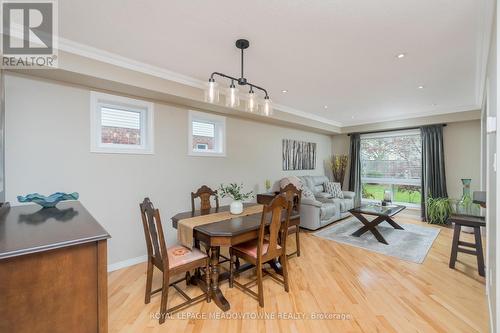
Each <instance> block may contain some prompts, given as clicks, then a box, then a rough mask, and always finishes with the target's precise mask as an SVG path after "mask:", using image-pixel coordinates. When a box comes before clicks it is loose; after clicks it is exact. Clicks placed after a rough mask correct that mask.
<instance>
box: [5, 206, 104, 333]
mask: <svg viewBox="0 0 500 333" xmlns="http://www.w3.org/2000/svg"><path fill="white" fill-rule="evenodd" d="M109 237H110V236H109V234H108V233H107V232H106V230H104V228H103V227H102V226H101V225H100V224H99V223H98V222H97V221H96V220H95V219H94V218H93V217H92V216H91V215H90V214H89V212H88V211H87V210H86V209H85V207H83V205H82V204H81V203H80V202H78V201H72V202H61V203H59V204H58V205H57V208H46V209H41V207H40V206H38V205H26V206H17V207H11V208H10V209H8V210H6V211H5V212H3V214H2V215H1V216H0V332H16V333H20V332H38V333H41V332H50V333H55V332H72V333H77V332H93V333H95V332H99V333H102V332H107V325H108V323H107V315H108V314H107V312H108V309H107V307H108V306H107V254H106V252H107V251H106V247H107V244H106V242H107V239H108V238H109Z"/></svg>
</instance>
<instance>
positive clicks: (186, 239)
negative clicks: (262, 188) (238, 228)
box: [177, 204, 263, 249]
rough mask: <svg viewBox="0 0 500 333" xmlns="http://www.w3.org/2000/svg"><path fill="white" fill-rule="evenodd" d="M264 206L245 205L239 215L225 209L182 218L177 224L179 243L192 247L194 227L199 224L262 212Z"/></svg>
mask: <svg viewBox="0 0 500 333" xmlns="http://www.w3.org/2000/svg"><path fill="white" fill-rule="evenodd" d="M262 207H263V205H260V204H256V205H253V206H249V207H245V208H244V209H243V213H241V214H238V215H234V214H231V213H230V212H229V211H225V212H219V213H212V214H207V215H200V216H194V217H188V218H185V219H182V220H180V221H179V222H178V224H177V240H178V241H179V243H181V244H182V245H184V246H185V247H188V248H190V249H192V248H193V245H194V241H193V229H194V227H196V226H199V225H203V224H209V223H214V222H219V221H224V220H229V219H231V218H235V217H240V216H247V215H252V214H258V213H262Z"/></svg>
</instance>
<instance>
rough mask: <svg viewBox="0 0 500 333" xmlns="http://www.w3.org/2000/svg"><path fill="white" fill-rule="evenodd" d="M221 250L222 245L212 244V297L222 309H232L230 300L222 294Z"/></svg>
mask: <svg viewBox="0 0 500 333" xmlns="http://www.w3.org/2000/svg"><path fill="white" fill-rule="evenodd" d="M219 251H220V247H218V246H212V247H211V248H210V268H211V274H210V290H211V297H212V299H213V300H214V302H215V304H217V306H218V307H219V308H220V309H221V310H222V311H227V310H229V309H230V307H231V306H230V305H229V302H228V301H227V299H226V298H225V297H224V295H223V294H222V291H221V290H220V288H219V272H220V264H219Z"/></svg>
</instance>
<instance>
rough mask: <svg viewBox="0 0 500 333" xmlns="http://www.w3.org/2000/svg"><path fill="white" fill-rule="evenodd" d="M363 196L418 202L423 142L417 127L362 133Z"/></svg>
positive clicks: (373, 198) (413, 204)
mask: <svg viewBox="0 0 500 333" xmlns="http://www.w3.org/2000/svg"><path fill="white" fill-rule="evenodd" d="M360 155H361V156H360V157H361V158H360V159H361V184H362V198H363V199H365V200H378V201H380V200H382V199H383V198H384V191H386V190H388V191H390V192H391V195H392V201H393V202H398V203H404V204H406V205H408V206H415V207H416V206H418V205H419V204H420V193H421V174H422V143H421V138H420V131H419V130H411V131H395V132H384V133H374V134H364V135H361V154H360Z"/></svg>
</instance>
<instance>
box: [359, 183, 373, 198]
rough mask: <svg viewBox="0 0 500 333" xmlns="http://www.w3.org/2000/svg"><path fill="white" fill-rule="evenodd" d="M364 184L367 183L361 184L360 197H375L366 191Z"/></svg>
mask: <svg viewBox="0 0 500 333" xmlns="http://www.w3.org/2000/svg"><path fill="white" fill-rule="evenodd" d="M366 185H367V184H363V185H362V186H361V192H362V197H363V198H364V199H375V196H374V195H373V194H372V193H370V192H368V189H367V188H366Z"/></svg>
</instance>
